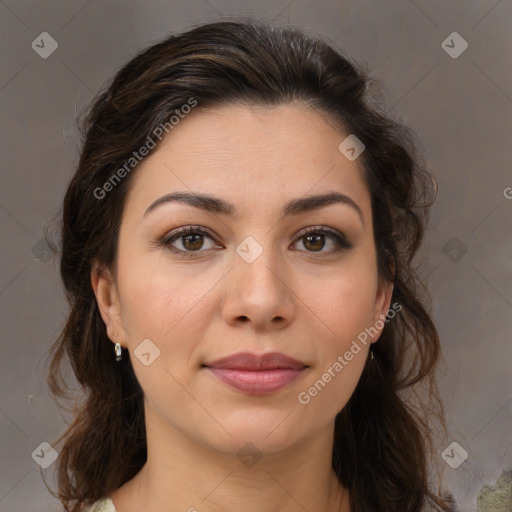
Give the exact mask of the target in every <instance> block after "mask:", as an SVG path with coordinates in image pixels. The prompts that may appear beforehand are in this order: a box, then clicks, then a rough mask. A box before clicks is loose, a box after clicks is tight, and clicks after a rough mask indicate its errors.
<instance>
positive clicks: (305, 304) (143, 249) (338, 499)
mask: <svg viewBox="0 0 512 512" xmlns="http://www.w3.org/2000/svg"><path fill="white" fill-rule="evenodd" d="M347 135H348V134H345V133H342V132H341V131H340V130H339V129H338V128H336V127H335V126H334V125H333V124H332V123H330V122H328V120H326V118H325V117H324V116H322V115H320V114H319V113H318V112H315V111H314V110H311V109H309V108H307V107H306V106H303V105H296V104H293V105H292V104H290V105H285V106H279V107H275V108H262V107H258V108H256V107H251V108H248V107H243V106H234V105H230V106H226V107H219V108H216V109H214V110H207V111H205V110H197V111H195V112H193V113H191V114H190V115H188V116H187V117H186V118H185V119H184V120H182V121H181V122H180V124H179V125H178V126H176V127H175V128H174V129H173V131H172V132H171V134H170V135H169V136H168V138H167V139H166V140H165V141H164V143H163V144H162V145H161V146H160V147H159V148H158V149H157V150H156V151H155V152H154V153H152V154H151V155H150V156H148V157H146V158H145V159H144V160H143V161H142V162H141V163H140V164H139V166H138V167H137V170H136V175H135V176H134V178H135V180H134V182H133V183H132V187H131V189H130V191H129V194H128V197H127V201H126V204H125V209H124V212H123V218H122V224H121V229H120V236H119V251H118V259H117V262H116V263H117V265H116V269H115V271H112V272H108V271H105V272H103V273H102V275H99V274H98V273H97V272H96V271H93V272H92V275H91V279H92V284H93V288H94V292H95V294H96V298H97V301H98V304H99V306H100V310H101V312H102V317H103V320H104V322H105V325H106V326H107V332H108V335H109V337H110V339H111V340H112V341H113V342H115V341H119V342H120V343H121V344H122V345H123V347H125V348H127V349H128V351H129V353H130V358H131V361H132V364H133V367H134V370H135V373H136V376H137V379H138V380H139V382H140V384H141V387H142V389H143V390H144V394H145V412H146V426H147V441H148V461H147V463H146V465H145V466H144V468H143V469H142V470H141V472H139V474H138V475H137V476H136V477H135V478H134V479H133V480H132V481H130V482H127V483H126V484H125V485H124V486H122V487H121V488H120V489H118V490H117V491H116V492H114V493H113V495H112V498H113V501H114V504H115V505H116V507H117V510H118V512H132V511H136V510H142V509H144V510H147V511H149V512H163V511H168V510H170V509H169V506H170V505H172V510H183V511H187V510H189V511H193V510H194V509H196V510H198V511H200V512H202V511H226V510H238V509H242V508H243V510H244V511H245V512H253V511H254V512H256V511H257V512H262V511H265V512H272V511H290V512H292V511H303V510H304V509H306V510H308V511H311V512H321V511H327V510H329V511H331V510H338V509H339V510H342V511H344V512H347V511H349V505H348V493H347V491H346V490H345V489H343V488H342V487H341V486H340V485H339V484H338V482H337V479H336V477H335V474H334V472H333V470H332V468H331V453H332V443H333V432H334V419H335V416H336V414H337V413H338V412H339V411H340V410H341V409H342V408H343V407H344V406H345V404H346V403H347V401H348V399H349V398H350V396H351V394H352V393H353V391H354V389H355V387H356V385H357V382H358V380H359V378H360V375H361V372H362V370H363V367H364V364H365V361H366V359H367V356H368V350H369V347H370V344H369V343H368V344H367V345H366V346H364V345H362V344H360V345H361V347H362V348H361V351H360V352H358V353H357V354H356V355H354V357H353V359H352V360H351V361H350V362H348V364H347V365H346V366H345V367H344V368H343V370H342V371H341V372H339V373H337V374H336V377H334V378H332V379H331V381H330V382H329V383H327V384H326V386H325V387H324V388H323V389H322V390H321V391H320V392H319V393H318V394H317V395H316V396H315V397H313V398H311V401H310V402H309V403H308V404H307V405H305V404H301V403H300V402H299V401H298V395H299V393H300V392H303V391H307V390H308V388H310V387H311V386H312V385H313V384H314V383H315V381H317V380H318V379H320V378H321V377H322V374H324V373H325V372H326V371H327V369H328V368H329V367H332V365H333V364H334V363H335V362H336V361H337V358H338V356H340V355H341V356H343V354H345V352H346V351H348V350H349V349H350V347H351V345H352V343H353V341H354V340H356V339H357V335H358V334H359V333H361V332H362V331H364V329H365V328H367V327H370V326H374V325H375V323H376V321H377V320H378V319H379V318H380V315H385V314H386V312H387V311H388V309H389V307H390V300H391V293H392V285H391V284H386V285H385V286H384V285H383V286H379V285H378V276H377V263H376V252H375V245H374V240H373V231H372V212H371V203H370V194H369V191H368V189H367V187H366V185H365V184H364V181H363V175H362V168H361V166H360V164H359V162H358V161H357V159H356V160H355V161H349V160H348V159H347V158H346V157H345V156H344V155H343V154H342V153H341V152H340V151H339V150H338V146H339V144H340V143H341V142H342V141H343V139H344V138H345V137H346V136H347ZM175 191H182V192H196V193H205V194H210V195H214V196H216V197H219V198H222V199H224V200H226V201H229V202H231V203H233V204H234V205H235V206H236V207H237V209H238V210H239V214H238V216H236V217H231V216H229V215H226V214H223V213H214V212H205V211H203V210H199V209H197V208H195V207H193V206H191V205H187V204H184V203H181V202H173V203H167V204H163V205H160V206H158V207H156V208H155V209H153V210H152V211H151V212H149V213H148V214H147V215H146V216H144V212H145V210H146V209H147V208H148V206H149V205H151V203H153V201H155V200H156V199H158V198H160V197H161V196H163V195H165V194H168V193H170V192H175ZM332 191H337V192H340V193H343V194H345V195H348V196H349V197H350V198H352V199H353V200H354V201H355V202H356V203H357V204H358V205H359V207H360V209H361V211H362V217H363V220H364V225H363V222H362V221H361V219H360V217H359V215H358V213H357V212H356V210H355V209H353V208H352V207H351V206H349V205H347V204H341V203H338V204H333V205H330V206H327V207H323V208H321V209H317V210H313V211H309V212H305V213H301V214H298V215H291V216H288V217H286V218H284V219H281V217H280V216H281V210H282V208H283V205H284V204H285V203H287V202H288V201H290V200H292V199H297V198H302V197H304V196H309V195H316V194H323V193H328V192H332ZM188 225H195V226H202V227H206V228H209V229H210V230H212V232H213V233H214V234H215V237H214V238H209V237H208V236H204V237H203V238H202V243H203V245H202V246H201V238H200V239H199V241H197V240H193V243H188V245H187V244H186V241H184V240H183V238H180V237H178V238H177V239H175V240H174V242H172V245H173V247H175V248H176V250H177V251H179V250H181V251H187V250H188V252H193V250H194V249H196V254H197V252H198V250H199V251H200V252H199V254H198V255H197V256H196V257H193V258H185V257H183V256H181V255H180V254H178V253H173V252H172V251H171V250H170V249H169V248H166V247H164V246H161V245H160V246H159V245H158V243H157V241H158V240H159V239H161V238H162V237H163V236H164V235H166V234H168V233H170V232H171V231H172V230H174V229H176V228H178V227H181V226H188ZM318 225H320V226H327V227H329V228H331V229H334V230H337V231H340V232H341V233H344V234H345V236H346V238H347V239H348V240H349V242H350V243H352V244H353V248H351V249H343V248H342V249H341V250H340V251H337V252H336V251H335V250H334V249H335V248H336V242H335V240H334V239H332V238H331V237H330V236H329V235H326V236H325V238H324V239H323V240H324V244H325V245H324V246H323V247H322V239H320V242H319V241H318V240H316V241H315V240H314V241H313V243H309V244H308V242H307V240H306V239H305V238H304V237H303V236H298V235H300V231H302V230H303V229H304V228H307V227H309V226H318ZM317 234H318V232H317ZM320 234H321V233H320ZM248 236H251V237H252V238H254V239H255V240H256V241H257V243H258V244H259V245H260V246H261V248H262V249H263V252H262V253H261V254H260V255H259V257H257V258H256V259H255V261H253V262H252V263H247V261H245V260H244V259H243V258H241V257H240V256H239V254H237V252H236V248H237V246H239V244H241V242H242V241H243V240H244V239H245V238H246V237H248ZM197 248H199V249H198V250H197ZM250 250H251V251H252V250H253V249H250ZM379 325H380V323H379ZM114 333H117V336H114ZM379 335H380V331H379V334H378V335H376V336H375V337H374V338H373V339H372V340H371V341H372V342H375V341H377V339H378V337H379ZM145 339H150V340H151V341H152V343H154V345H155V346H157V347H158V349H159V350H160V355H159V357H157V358H156V359H155V360H154V361H153V362H152V363H151V364H150V365H148V366H146V365H144V364H142V363H141V361H140V360H139V359H138V358H137V357H136V356H135V355H134V350H135V349H136V348H137V347H138V346H139V344H140V343H141V342H142V340H145ZM240 351H248V352H253V353H256V354H263V353H266V352H271V351H277V352H282V353H284V354H287V355H289V356H291V357H293V358H295V359H298V360H300V361H302V362H303V363H305V364H307V365H308V366H309V368H307V369H306V370H305V371H303V372H302V374H301V376H300V378H299V379H298V380H296V381H295V382H293V383H291V384H289V385H288V386H286V387H285V388H283V389H281V390H279V391H277V392H275V393H273V394H271V395H268V396H251V395H248V394H246V393H243V392H241V391H238V390H235V389H233V388H231V387H229V386H227V385H226V384H225V383H223V382H222V381H220V380H219V379H218V378H217V377H215V376H214V375H212V374H211V372H209V371H208V370H206V369H205V368H202V366H201V365H202V364H204V363H205V362H207V361H208V362H211V361H214V360H216V359H219V358H221V357H224V356H227V355H230V354H234V353H236V352H240ZM112 357H114V353H113V351H112ZM125 357H126V356H125ZM248 442H250V443H252V444H253V445H254V446H255V447H256V448H257V450H258V451H257V454H258V456H259V455H261V458H260V459H259V460H258V461H257V462H256V463H254V464H253V465H251V466H250V467H249V466H247V465H245V464H244V463H243V462H242V461H241V460H240V459H239V457H237V452H238V451H239V450H240V449H241V448H242V447H243V446H244V445H245V444H246V443H248Z"/></svg>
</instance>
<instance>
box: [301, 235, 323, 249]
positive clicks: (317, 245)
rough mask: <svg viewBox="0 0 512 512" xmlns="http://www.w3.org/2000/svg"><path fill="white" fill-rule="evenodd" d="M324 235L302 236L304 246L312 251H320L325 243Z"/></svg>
mask: <svg viewBox="0 0 512 512" xmlns="http://www.w3.org/2000/svg"><path fill="white" fill-rule="evenodd" d="M322 237H324V235H307V236H305V237H304V242H303V243H304V247H306V248H308V249H311V250H312V251H320V250H321V249H323V247H324V245H325V239H324V238H322Z"/></svg>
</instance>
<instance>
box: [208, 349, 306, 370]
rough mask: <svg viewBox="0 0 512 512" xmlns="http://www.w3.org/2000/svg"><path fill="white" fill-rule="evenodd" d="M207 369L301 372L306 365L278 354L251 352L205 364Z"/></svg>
mask: <svg viewBox="0 0 512 512" xmlns="http://www.w3.org/2000/svg"><path fill="white" fill-rule="evenodd" d="M204 366H207V367H209V368H224V369H236V370H276V369H279V368H286V369H288V368H289V369H293V370H302V369H303V368H306V367H307V365H306V364H304V363H302V362H301V361H297V360H296V359H293V357H289V356H287V355H285V354H281V353H279V352H268V353H266V354H262V355H257V354H252V353H251V352H239V353H238V354H233V355H230V356H227V357H223V358H221V359H218V360H217V361H213V362H212V363H205V364H204Z"/></svg>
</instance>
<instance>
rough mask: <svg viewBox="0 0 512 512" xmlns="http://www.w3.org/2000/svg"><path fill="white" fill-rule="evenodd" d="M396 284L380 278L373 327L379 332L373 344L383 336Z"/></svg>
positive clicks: (372, 341) (372, 340)
mask: <svg viewBox="0 0 512 512" xmlns="http://www.w3.org/2000/svg"><path fill="white" fill-rule="evenodd" d="M393 289H394V284H393V283H391V282H390V281H387V280H386V279H384V278H379V284H378V287H377V294H376V296H375V305H374V310H373V311H374V315H373V323H372V326H373V327H374V329H375V330H377V331H378V333H377V334H375V335H374V336H372V339H371V343H375V342H376V341H377V340H378V339H379V338H380V335H381V334H382V330H383V329H384V326H385V325H386V322H385V320H386V315H387V313H388V311H389V308H390V305H391V297H392V296H393Z"/></svg>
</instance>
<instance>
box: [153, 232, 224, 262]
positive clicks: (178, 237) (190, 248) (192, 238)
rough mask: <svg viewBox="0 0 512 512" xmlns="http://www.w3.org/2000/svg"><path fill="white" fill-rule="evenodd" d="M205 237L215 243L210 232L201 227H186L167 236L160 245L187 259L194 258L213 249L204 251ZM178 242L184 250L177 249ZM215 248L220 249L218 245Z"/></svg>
mask: <svg viewBox="0 0 512 512" xmlns="http://www.w3.org/2000/svg"><path fill="white" fill-rule="evenodd" d="M204 237H207V238H209V239H210V240H212V241H214V237H213V235H212V234H210V231H209V230H206V229H205V228H201V227H199V226H197V227H195V226H185V227H182V228H178V229H175V230H174V231H171V232H170V233H168V234H166V235H165V236H164V237H163V238H162V239H161V240H160V242H159V243H160V244H161V245H162V246H164V247H165V248H167V249H169V250H170V251H172V252H175V253H179V254H180V255H183V256H185V257H194V256H196V253H201V252H206V251H207V250H210V249H212V248H213V247H209V248H207V249H203V245H204V240H203V238H204ZM176 242H178V243H179V244H180V245H181V246H182V248H177V247H176V246H175V245H174V244H175V243H176ZM214 247H217V248H219V246H218V245H217V246H214ZM201 249H203V250H201Z"/></svg>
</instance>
